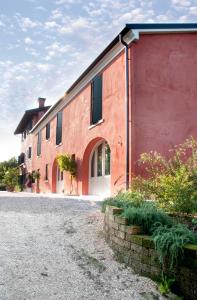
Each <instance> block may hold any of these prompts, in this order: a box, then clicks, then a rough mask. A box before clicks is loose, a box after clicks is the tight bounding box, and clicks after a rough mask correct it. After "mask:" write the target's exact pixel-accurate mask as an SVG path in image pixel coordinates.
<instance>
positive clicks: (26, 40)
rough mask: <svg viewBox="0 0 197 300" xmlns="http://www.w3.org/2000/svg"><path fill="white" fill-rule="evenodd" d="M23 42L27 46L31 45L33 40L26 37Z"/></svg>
mask: <svg viewBox="0 0 197 300" xmlns="http://www.w3.org/2000/svg"><path fill="white" fill-rule="evenodd" d="M24 42H25V44H27V45H32V44H33V43H34V42H33V40H32V39H31V38H30V37H26V38H25V39H24Z"/></svg>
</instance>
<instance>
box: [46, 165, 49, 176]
mask: <svg viewBox="0 0 197 300" xmlns="http://www.w3.org/2000/svg"><path fill="white" fill-rule="evenodd" d="M48 179H49V178H48V164H46V167H45V180H48Z"/></svg>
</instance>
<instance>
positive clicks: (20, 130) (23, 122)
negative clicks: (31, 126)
mask: <svg viewBox="0 0 197 300" xmlns="http://www.w3.org/2000/svg"><path fill="white" fill-rule="evenodd" d="M50 107H51V106H44V107H39V108H34V109H28V110H26V111H25V113H24V115H23V117H22V119H21V120H20V122H19V124H18V126H17V128H16V130H15V131H14V134H20V133H23V132H24V130H25V129H26V126H27V124H28V122H29V120H30V118H31V117H32V116H34V115H36V114H38V113H39V112H41V111H44V112H46V111H47V110H48V109H49V108H50Z"/></svg>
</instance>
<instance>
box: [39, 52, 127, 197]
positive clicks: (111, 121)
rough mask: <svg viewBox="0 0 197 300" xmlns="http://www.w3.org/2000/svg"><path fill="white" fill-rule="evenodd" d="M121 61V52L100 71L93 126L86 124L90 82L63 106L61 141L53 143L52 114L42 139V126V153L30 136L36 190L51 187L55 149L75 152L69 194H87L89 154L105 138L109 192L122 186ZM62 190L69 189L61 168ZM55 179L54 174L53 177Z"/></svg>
mask: <svg viewBox="0 0 197 300" xmlns="http://www.w3.org/2000/svg"><path fill="white" fill-rule="evenodd" d="M124 69H125V63H124V54H121V55H120V56H119V57H118V58H116V59H115V60H114V61H113V63H111V64H110V65H109V66H108V67H107V68H106V69H105V70H104V71H103V119H104V122H103V123H101V124H100V125H97V126H95V127H94V128H91V129H90V128H89V126H90V110H91V85H90V84H89V85H88V86H86V88H84V90H83V91H82V92H80V94H79V95H77V97H75V99H73V101H72V102H70V103H69V104H68V105H67V106H66V107H65V108H64V110H63V137H62V145H60V146H56V145H55V137H56V118H54V119H53V120H52V121H51V137H50V140H49V141H46V139H45V132H46V131H45V128H44V129H43V130H42V153H41V156H40V157H37V156H36V147H37V137H36V136H34V151H33V152H34V157H33V169H34V170H37V169H40V173H41V179H40V190H41V191H42V192H48V191H51V190H53V191H55V187H54V186H53V183H52V169H53V166H54V169H55V165H54V161H55V158H56V156H57V154H58V153H59V154H60V153H70V154H75V157H76V160H77V166H78V172H77V181H75V183H74V190H73V194H82V193H83V194H88V170H89V155H90V153H91V151H92V149H93V148H94V146H95V144H96V143H97V142H98V140H99V139H105V140H106V141H107V142H108V144H109V146H110V149H111V189H112V193H113V192H116V191H118V190H120V189H121V188H122V187H124V186H125V175H124V174H125V119H124V118H125V106H124V103H125V89H124V86H125V81H124V80H125V79H124V72H125V70H124ZM46 164H49V181H48V182H45V181H44V176H45V165H46ZM64 178H65V180H64V181H65V182H64V184H65V193H67V194H69V193H70V189H71V188H70V177H69V175H68V174H66V173H65V172H64ZM53 181H55V177H54V178H53Z"/></svg>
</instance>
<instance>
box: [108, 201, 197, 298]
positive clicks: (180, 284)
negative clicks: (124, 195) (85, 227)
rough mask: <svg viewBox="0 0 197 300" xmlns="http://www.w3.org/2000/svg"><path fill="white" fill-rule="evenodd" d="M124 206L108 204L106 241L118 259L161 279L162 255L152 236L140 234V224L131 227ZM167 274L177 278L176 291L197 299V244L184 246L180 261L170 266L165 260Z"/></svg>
mask: <svg viewBox="0 0 197 300" xmlns="http://www.w3.org/2000/svg"><path fill="white" fill-rule="evenodd" d="M122 212H123V209H122V208H117V207H112V206H107V207H106V211H105V219H104V231H105V235H106V239H107V241H108V242H109V243H110V245H111V247H112V249H113V250H114V252H115V255H116V257H117V259H118V260H120V261H122V262H124V263H126V264H127V265H128V266H131V267H132V268H133V269H134V271H135V272H136V273H138V274H140V275H144V276H148V277H150V278H153V279H158V277H159V276H160V275H161V272H162V266H161V263H160V261H159V254H158V252H157V251H156V250H155V245H154V242H153V239H152V238H151V237H150V236H147V235H140V234H137V233H140V230H141V229H140V227H139V226H132V225H131V226H129V225H128V224H129V222H128V219H127V218H125V217H121V216H120V214H121V213H122ZM164 267H165V273H166V274H168V275H169V276H171V277H174V278H175V285H174V288H175V291H178V292H180V293H181V294H182V295H183V296H184V299H188V300H195V299H197V245H190V244H188V245H186V246H184V255H183V259H181V260H180V261H179V262H178V264H177V265H176V266H175V267H174V268H172V269H170V268H169V264H168V262H167V261H166V264H165V266H164Z"/></svg>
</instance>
